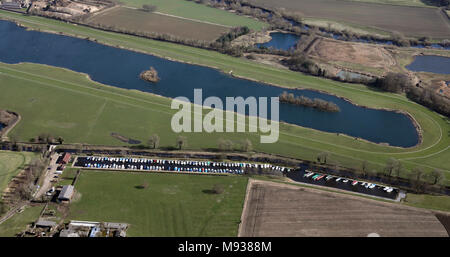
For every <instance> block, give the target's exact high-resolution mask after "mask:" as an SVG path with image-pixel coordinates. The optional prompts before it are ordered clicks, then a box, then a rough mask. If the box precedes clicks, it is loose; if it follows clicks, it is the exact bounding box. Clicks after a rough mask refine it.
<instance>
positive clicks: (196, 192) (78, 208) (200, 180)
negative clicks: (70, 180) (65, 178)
mask: <svg viewBox="0 0 450 257" xmlns="http://www.w3.org/2000/svg"><path fill="white" fill-rule="evenodd" d="M144 183H148V188H142V189H140V188H137V187H139V186H140V185H142V184H144ZM215 184H221V185H223V186H224V192H223V193H222V194H212V193H210V192H209V191H208V190H211V189H212V188H213V187H214V185H215ZM246 185H247V178H246V177H240V176H204V175H181V174H176V175H175V174H149V173H147V174H137V173H120V172H115V173H112V172H108V171H106V172H93V171H83V172H82V174H81V175H80V178H79V180H78V181H77V184H76V186H75V188H76V190H77V191H78V192H79V193H80V194H81V198H80V199H79V200H77V201H75V202H73V203H72V204H71V206H70V214H69V216H68V219H71V220H88V221H105V222H108V221H109V222H125V223H128V224H130V225H131V226H130V227H129V229H128V233H127V236H236V235H237V231H238V226H239V222H240V218H241V213H242V208H243V205H244V198H245V191H246Z"/></svg>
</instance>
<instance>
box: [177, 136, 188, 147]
mask: <svg viewBox="0 0 450 257" xmlns="http://www.w3.org/2000/svg"><path fill="white" fill-rule="evenodd" d="M176 143H177V147H178V149H180V150H181V149H182V148H183V147H186V145H187V138H186V137H184V136H178V137H177V141H176Z"/></svg>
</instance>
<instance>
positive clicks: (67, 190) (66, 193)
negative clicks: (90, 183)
mask: <svg viewBox="0 0 450 257" xmlns="http://www.w3.org/2000/svg"><path fill="white" fill-rule="evenodd" d="M73 192H74V187H73V186H72V185H67V186H63V188H62V190H61V192H60V193H59V195H58V200H59V201H70V200H71V199H72V196H73Z"/></svg>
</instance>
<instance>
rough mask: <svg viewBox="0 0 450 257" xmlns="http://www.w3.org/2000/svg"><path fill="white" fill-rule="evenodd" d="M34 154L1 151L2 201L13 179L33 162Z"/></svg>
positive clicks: (0, 187) (0, 181)
mask: <svg viewBox="0 0 450 257" xmlns="http://www.w3.org/2000/svg"><path fill="white" fill-rule="evenodd" d="M33 156H34V154H33V153H18V152H6V151H0V199H1V196H2V193H3V191H4V190H5V188H6V187H7V186H8V183H9V182H10V181H11V179H12V178H13V177H14V176H16V175H17V174H18V173H19V172H20V171H21V170H22V169H23V168H24V166H25V165H26V164H27V163H29V162H30V161H31V159H32V158H33Z"/></svg>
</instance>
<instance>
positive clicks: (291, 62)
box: [284, 53, 322, 75]
mask: <svg viewBox="0 0 450 257" xmlns="http://www.w3.org/2000/svg"><path fill="white" fill-rule="evenodd" d="M284 63H285V64H286V65H287V66H288V67H289V69H291V70H294V71H301V72H305V73H309V74H312V75H320V73H321V72H322V71H321V69H320V68H319V67H318V65H317V64H316V63H314V62H313V61H312V60H311V59H310V58H309V57H307V56H306V55H305V54H303V53H295V54H294V55H293V56H292V57H290V58H288V59H286V60H285V61H284Z"/></svg>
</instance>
